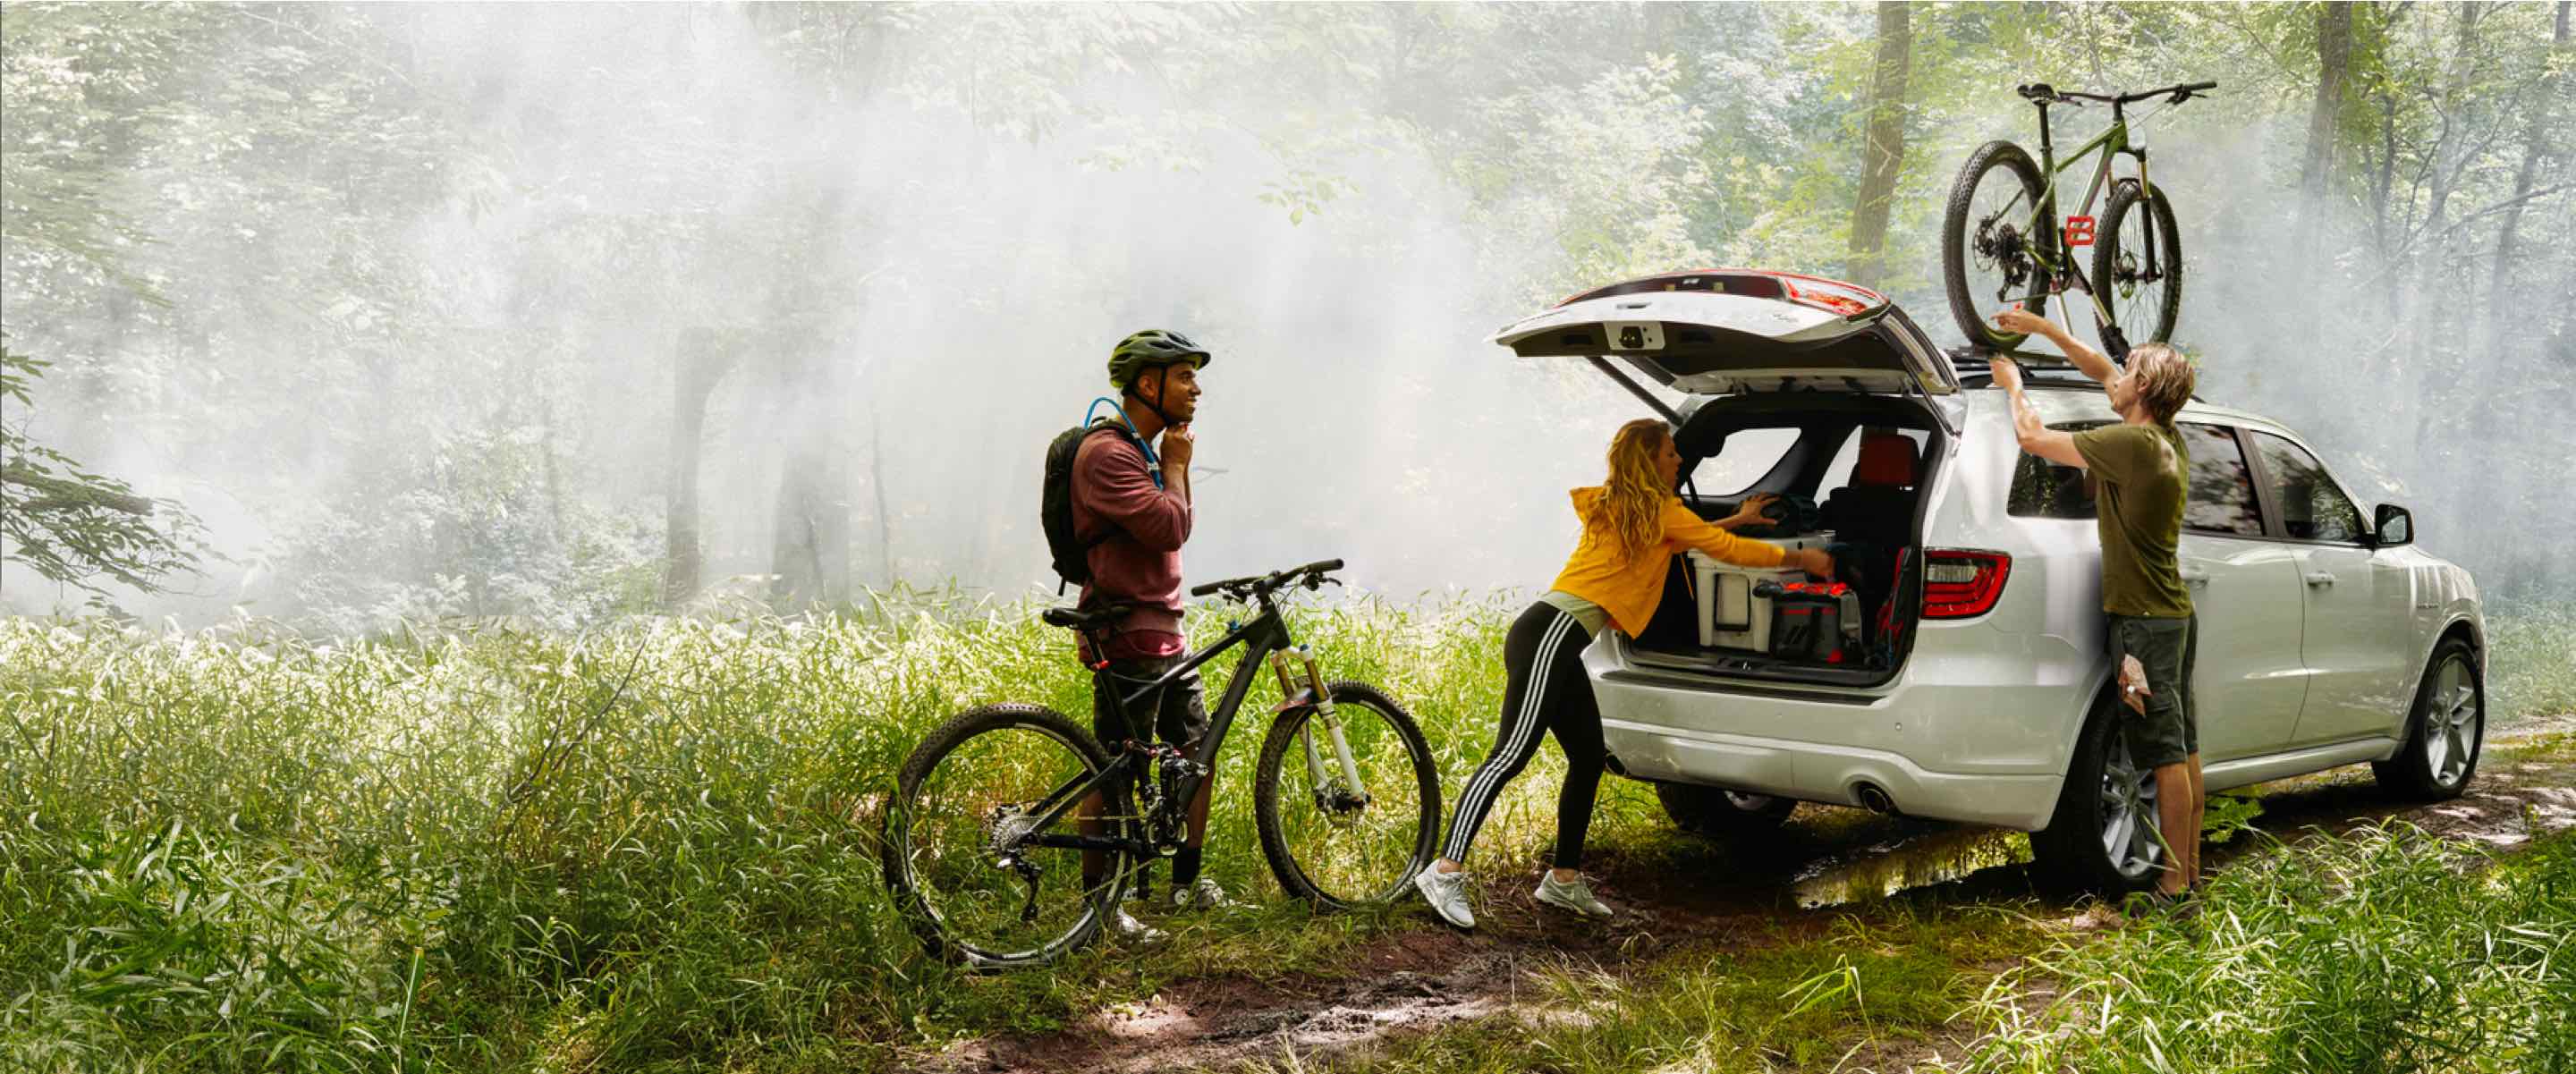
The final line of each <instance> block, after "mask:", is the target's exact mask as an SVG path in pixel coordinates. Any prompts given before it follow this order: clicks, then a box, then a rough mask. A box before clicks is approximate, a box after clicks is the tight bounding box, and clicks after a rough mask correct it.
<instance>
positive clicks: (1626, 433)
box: [1583, 418, 1673, 559]
mask: <svg viewBox="0 0 2576 1074" xmlns="http://www.w3.org/2000/svg"><path fill="white" fill-rule="evenodd" d="M1672 438H1673V431H1672V428H1671V427H1670V426H1667V425H1665V424H1664V422H1663V419H1661V418H1639V419H1637V420H1635V421H1632V422H1629V423H1628V424H1626V425H1622V426H1620V427H1619V431H1618V433H1616V434H1614V435H1612V436H1611V437H1610V477H1609V479H1608V480H1606V481H1603V482H1602V483H1601V485H1602V487H1601V498H1600V499H1598V500H1594V501H1593V503H1592V510H1591V511H1590V512H1589V513H1588V514H1586V515H1585V517H1584V519H1583V524H1584V527H1585V528H1587V529H1590V530H1593V531H1594V532H1596V533H1599V534H1601V535H1602V536H1603V537H1604V538H1605V539H1607V540H1608V541H1609V542H1610V546H1611V547H1613V548H1616V549H1618V550H1619V553H1620V557H1621V558H1622V559H1634V558H1636V557H1637V556H1639V555H1642V554H1645V553H1648V552H1651V551H1652V550H1653V549H1654V547H1655V546H1656V544H1658V543H1659V542H1660V541H1661V540H1662V539H1663V535H1664V523H1663V515H1664V500H1665V499H1667V498H1669V497H1670V496H1671V495H1672V490H1671V489H1668V488H1665V487H1664V476H1663V474H1662V473H1660V472H1658V471H1657V470H1656V469H1655V454H1656V452H1659V451H1661V450H1663V447H1664V445H1665V444H1667V443H1670V442H1671V441H1672Z"/></svg>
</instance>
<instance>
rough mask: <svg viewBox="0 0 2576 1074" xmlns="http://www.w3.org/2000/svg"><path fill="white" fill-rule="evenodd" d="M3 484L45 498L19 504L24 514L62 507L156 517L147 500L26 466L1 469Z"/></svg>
mask: <svg viewBox="0 0 2576 1074" xmlns="http://www.w3.org/2000/svg"><path fill="white" fill-rule="evenodd" d="M0 482H6V483H8V484H12V485H20V486H24V487H26V488H31V489H34V490H36V491H38V492H41V493H44V494H45V498H44V499H41V500H30V501H28V502H26V503H22V504H19V505H18V508H19V510H22V511H35V510H52V509H56V508H62V507H76V506H78V507H105V508H109V509H112V510H117V511H123V512H125V513H126V514H129V515H148V514H151V513H152V501H151V500H149V499H146V498H144V497H141V496H131V495H127V494H125V493H121V492H110V491H108V490H106V489H102V488H98V487H96V486H92V485H84V484H81V483H80V482H78V481H65V480H63V479H61V478H58V477H46V476H44V475H42V474H39V473H36V472H35V471H33V470H30V469H28V468H26V467H24V466H19V465H15V464H12V465H10V466H9V467H8V468H6V469H0Z"/></svg>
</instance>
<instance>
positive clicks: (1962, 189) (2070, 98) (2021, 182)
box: [1941, 82, 2218, 361]
mask: <svg viewBox="0 0 2576 1074" xmlns="http://www.w3.org/2000/svg"><path fill="white" fill-rule="evenodd" d="M2217 85H2218V83H2216V82H2191V83H2184V84H2180V85H2173V86H2165V87H2161V88H2158V89H2151V90H2144V91H2140V92H2137V93H2125V94H2099V93H2074V92H2068V91H2061V90H2058V89H2056V88H2054V87H2051V86H2049V85H2047V84H2045V83H2034V84H2031V85H2025V86H2022V87H2020V88H2019V92H2020V94H2021V95H2022V97H2023V98H2024V99H2027V100H2029V101H2030V102H2031V104H2032V105H2034V106H2035V107H2037V108H2038V109H2039V160H2038V161H2037V162H2033V161H2032V160H2031V156H2030V154H2029V153H2028V152H2025V151H2024V150H2023V149H2022V148H2021V147H2020V146H2018V145H2015V144H2013V143H2012V142H2009V141H2004V140H2000V139H1999V140H1996V141H1992V142H1988V143H1986V144H1985V145H1983V146H1980V147H1978V149H1977V151H1976V152H1975V153H1973V154H1970V155H1969V157H1968V163H1967V166H1966V167H1964V168H1962V169H1960V171H1959V178H1958V180H1957V181H1956V182H1954V183H1953V184H1951V187H1950V202H1949V206H1948V209H1947V211H1946V212H1945V213H1944V214H1943V219H1942V225H1941V274H1942V283H1943V284H1944V285H1945V286H1946V288H1947V289H1948V291H1949V298H1950V312H1951V314H1952V316H1954V317H1955V318H1957V320H1958V322H1959V330H1960V331H1962V332H1964V333H1966V334H1967V337H1968V342H1969V343H1970V344H1971V345H1975V346H1983V347H1987V348H1991V349H1994V350H2004V351H2008V350H2011V349H2013V348H2014V347H2016V346H2019V345H2020V344H2021V342H2022V340H2023V338H2024V337H2023V336H2020V335H2016V334H2010V333H2005V332H2001V331H1998V330H1997V329H1996V328H1995V327H1994V325H1993V324H1992V322H1990V321H1988V320H1987V319H1986V317H1987V315H1988V314H1990V313H1992V312H1993V311H1994V310H1995V309H1996V308H2000V307H2003V306H2007V305H2010V304H2013V303H2016V302H2018V303H2023V304H2024V308H2027V309H2029V310H2031V311H2032V312H2034V313H2041V314H2045V313H2046V308H2045V305H2044V303H2045V302H2046V301H2047V299H2048V297H2049V296H2051V295H2060V294H2065V293H2066V292H2068V291H2075V292H2079V293H2081V294H2083V295H2085V296H2086V298H2087V299H2088V300H2089V304H2090V306H2091V312H2092V314H2093V324H2094V329H2095V331H2096V333H2097V334H2098V335H2099V336H2100V337H2101V340H2102V352H2103V353H2104V354H2107V355H2109V356H2111V359H2112V360H2113V361H2119V360H2121V359H2122V358H2123V357H2124V356H2126V355H2127V354H2128V352H2129V346H2130V342H2131V340H2130V334H2131V332H2132V331H2139V332H2142V333H2143V339H2141V340H2140V342H2163V341H2165V340H2167V339H2169V338H2170V337H2171V336H2172V334H2173V326H2174V319H2175V318H2176V317H2177V316H2178V315H2179V314H2180V312H2181V310H2182V276H2183V272H2182V267H2183V266H2182V237H2181V234H2180V233H2179V231H2178V230H2177V229H2176V228H2175V226H2174V211H2173V203H2172V201H2171V199H2170V197H2169V196H2168V195H2167V194H2166V192H2165V190H2164V188H2162V187H2159V186H2156V185H2155V184H2153V183H2152V182H2150V181H2148V178H2147V148H2146V146H2145V144H2144V142H2143V140H2142V139H2141V140H2139V141H2132V139H2131V127H2130V120H2129V117H2128V111H2127V110H2128V106H2130V105H2132V104H2136V103H2139V102H2141V101H2154V100H2161V101H2163V102H2164V104H2165V106H2166V107H2171V106H2173V105H2177V104H2181V103H2182V102H2184V101H2187V100H2190V99H2192V98H2193V97H2195V96H2198V95H2200V94H2201V92H2202V91H2204V90H2208V89H2212V88H2215V87H2216V86H2217ZM2087 101H2091V102H2096V103H2102V104H2108V105H2110V106H2111V124H2110V126H2109V127H2107V128H2104V130H2103V131H2102V133H2101V134H2098V135H2095V136H2094V137H2093V139H2092V140H2091V141H2088V142H2086V143H2084V145H2083V147H2082V148H2079V149H2077V150H2075V151H2074V153H2073V154H2071V155H2069V156H2068V157H2067V159H2066V160H2065V161H2064V162H2062V163H2061V162H2059V160H2058V159H2057V151H2056V147H2055V144H2054V143H2053V142H2052V140H2051V138H2050V132H2049V122H2048V109H2049V107H2050V106H2052V105H2066V106H2081V105H2082V104H2084V103H2085V102H2087ZM2161 111H2162V109H2158V110H2157V112H2161ZM2154 114H2155V113H2150V114H2149V116H2142V117H2139V123H2140V124H2141V125H2143V123H2144V122H2145V120H2146V119H2147V118H2151V117H2152V115H2154ZM2096 153H2099V154H2100V157H2101V159H2100V161H2099V162H2098V163H2097V164H2096V165H2095V167H2094V169H2093V177H2092V179H2091V180H2090V181H2089V182H2088V183H2087V184H2086V185H2085V190H2084V201H2083V203H2082V206H2081V207H2080V208H2079V209H2078V210H2077V211H2076V212H2075V213H2074V214H2073V215H2070V216H2065V217H2063V218H2061V217H2060V216H2059V215H2058V206H2057V174H2058V173H2059V172H2062V171H2065V170H2066V169H2068V168H2071V167H2074V166H2075V164H2076V162H2078V161H2080V160H2083V159H2084V158H2085V157H2088V156H2092V155H2094V154H2096ZM2122 156H2126V157H2129V158H2131V159H2132V160H2134V161H2135V162H2136V166H2137V174H2136V175H2135V176H2133V177H2121V176H2115V175H2114V174H2113V171H2112V163H2113V162H2114V161H2116V160H2117V159H2118V158H2120V157H2122ZM2106 191H2107V192H2108V194H2109V197H2110V200H2109V201H2108V202H2107V203H2106V204H2105V206H2104V208H2103V210H2102V216H2101V217H2100V219H2099V220H2098V222H2097V220H2096V218H2095V217H2094V216H2093V204H2094V201H2095V199H2096V198H2098V197H2101V196H2102V195H2103V194H2104V193H2105V192H2106ZM2097 223H2098V226H2097ZM2087 245H2089V246H2091V247H2093V259H2092V260H2093V264H2092V271H2091V272H2090V274H2087V273H2086V271H2085V270H2084V269H2083V268H2082V267H2081V266H2079V265H2078V264H2077V261H2076V257H2075V255H2074V252H2073V250H2074V248H2075V247H2078V246H2087Z"/></svg>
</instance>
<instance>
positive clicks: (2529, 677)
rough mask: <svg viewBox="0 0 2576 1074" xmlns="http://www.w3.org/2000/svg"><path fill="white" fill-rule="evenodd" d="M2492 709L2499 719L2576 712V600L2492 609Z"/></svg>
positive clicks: (2489, 652) (2489, 670) (2489, 705)
mask: <svg viewBox="0 0 2576 1074" xmlns="http://www.w3.org/2000/svg"><path fill="white" fill-rule="evenodd" d="M2486 626H2487V693H2488V699H2487V702H2488V703H2487V708H2488V710H2489V712H2490V714H2491V715H2492V716H2493V717H2494V718H2495V720H2496V722H2498V723H2501V724H2511V723H2514V722H2517V721H2520V720H2524V719H2530V718H2533V717H2542V716H2564V715H2568V714H2576V604H2530V605H2517V606H2514V607H2508V608H2498V609H2492V610H2490V611H2489V612H2488V614H2487V622H2486Z"/></svg>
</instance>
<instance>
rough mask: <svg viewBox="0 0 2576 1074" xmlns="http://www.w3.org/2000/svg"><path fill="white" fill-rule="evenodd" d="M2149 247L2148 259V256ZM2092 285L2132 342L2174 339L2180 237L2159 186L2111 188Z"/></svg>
mask: <svg viewBox="0 0 2576 1074" xmlns="http://www.w3.org/2000/svg"><path fill="white" fill-rule="evenodd" d="M2151 233H2152V239H2151V238H2150V235H2151ZM2151 248H2152V249H2153V251H2154V256H2153V257H2149V256H2148V251H2149V250H2150V249H2151ZM2093 286H2095V287H2097V288H2100V289H2101V291H2102V305H2103V306H2104V307H2105V308H2107V309H2109V310H2110V311H2111V315H2112V316H2113V317H2116V318H2119V323H2120V327H2121V328H2122V329H2123V330H2126V331H2131V332H2139V333H2140V334H2139V335H2138V336H2136V337H2135V338H2134V339H2133V340H2132V342H2135V343H2163V342H2166V341H2168V340H2170V339H2172V338H2173V329H2174V319H2175V318H2176V317H2177V316H2179V315H2180V314H2181V313H2182V234H2181V232H2179V231H2177V230H2175V228H2174V214H2173V203H2172V202H2170V201H2167V200H2166V199H2165V192H2164V191H2163V190H2162V189H2161V188H2158V189H2151V190H2141V189H2140V188H2139V186H2138V183H2137V181H2136V180H2134V179H2123V180H2121V181H2120V183H2119V185H2117V186H2114V187H2112V188H2111V201H2110V204H2109V205H2108V206H2106V207H2105V208H2104V209H2103V210H2102V230H2101V237H2100V238H2099V239H2097V240H2096V241H2095V243H2094V246H2093ZM2104 345H2105V346H2109V343H2108V341H2105V343H2104ZM2111 357H2112V358H2114V359H2126V358H2127V357H2128V356H2127V355H2122V354H2114V355H2112V356H2111Z"/></svg>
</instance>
